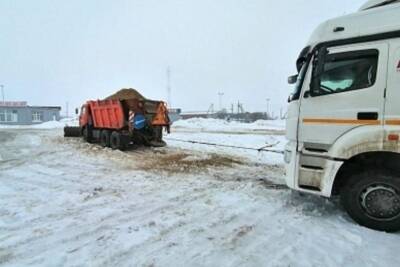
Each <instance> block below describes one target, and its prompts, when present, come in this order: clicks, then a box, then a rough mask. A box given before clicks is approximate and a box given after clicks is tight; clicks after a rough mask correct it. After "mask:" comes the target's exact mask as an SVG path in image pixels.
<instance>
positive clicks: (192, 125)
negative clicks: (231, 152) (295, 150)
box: [173, 118, 285, 131]
mask: <svg viewBox="0 0 400 267" xmlns="http://www.w3.org/2000/svg"><path fill="white" fill-rule="evenodd" d="M173 127H174V128H189V129H199V130H206V131H240V130H247V131H249V130H250V131H257V130H278V131H283V130H285V121H284V120H258V121H256V122H253V123H242V122H237V121H230V122H228V121H226V120H220V119H204V118H193V119H188V120H179V121H176V122H175V123H174V124H173Z"/></svg>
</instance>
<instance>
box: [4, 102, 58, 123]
mask: <svg viewBox="0 0 400 267" xmlns="http://www.w3.org/2000/svg"><path fill="white" fill-rule="evenodd" d="M60 111H61V107H57V106H28V103H27V102H25V101H18V102H17V101H5V102H2V101H0V124H7V125H28V124H37V123H42V122H46V121H58V120H60Z"/></svg>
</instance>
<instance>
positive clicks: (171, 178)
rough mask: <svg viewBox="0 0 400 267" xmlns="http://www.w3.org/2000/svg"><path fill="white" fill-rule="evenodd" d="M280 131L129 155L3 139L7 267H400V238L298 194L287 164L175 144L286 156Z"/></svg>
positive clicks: (187, 136)
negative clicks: (263, 149)
mask: <svg viewBox="0 0 400 267" xmlns="http://www.w3.org/2000/svg"><path fill="white" fill-rule="evenodd" d="M192 121H194V120H192ZM65 123H66V122H61V124H65ZM267 123H269V122H267ZM271 123H272V125H271V129H269V128H268V126H265V125H266V124H263V125H264V126H259V125H258V126H256V124H253V126H249V125H239V123H234V125H233V124H231V123H229V124H227V126H226V127H225V128H224V127H223V126H220V128H217V127H216V128H213V127H211V126H210V125H212V124H220V125H223V124H224V122H216V121H208V120H204V121H203V123H202V122H201V120H197V123H195V124H197V125H196V126H193V127H191V126H190V125H191V124H193V123H191V122H188V121H186V122H183V121H182V122H179V123H177V124H175V125H174V127H173V129H172V131H173V133H172V134H171V135H169V136H166V140H167V142H168V146H167V147H165V148H157V149H155V148H153V149H149V148H143V147H136V148H133V149H130V150H128V151H125V152H120V151H113V150H110V149H103V148H101V147H100V146H98V145H95V144H87V143H84V142H83V141H82V140H81V139H80V138H67V139H64V138H63V137H62V129H61V128H60V127H53V128H52V127H44V128H41V129H40V128H37V127H38V126H35V127H31V129H27V128H18V129H16V128H3V129H0V147H1V149H0V199H1V205H0V265H4V266H385V267H386V266H399V265H400V260H399V258H398V256H397V253H398V248H399V244H400V233H395V234H387V233H382V232H377V231H373V230H370V229H367V228H364V227H361V226H359V225H357V224H355V223H354V222H353V221H352V220H351V219H350V218H349V217H348V216H347V215H346V213H345V212H344V211H343V210H342V208H341V207H340V205H339V204H338V203H337V201H336V200H332V201H331V200H326V199H323V198H319V197H315V196H303V195H300V194H298V193H296V192H291V191H290V190H288V189H287V188H286V187H285V186H284V180H283V176H284V171H283V166H282V156H281V155H280V154H277V153H271V152H257V151H252V150H245V149H234V148H226V147H216V146H211V145H210V146H206V145H200V144H193V143H186V142H181V141H172V140H168V139H175V140H177V139H179V140H190V141H199V142H208V143H218V144H226V145H235V146H243V147H250V148H260V147H262V146H265V145H266V144H269V145H273V146H272V147H270V148H269V149H274V150H277V151H279V150H280V149H282V147H283V145H284V138H283V135H282V134H283V133H282V129H281V128H279V127H280V126H279V123H278V122H271ZM275 123H276V124H275ZM179 124H180V126H179ZM183 124H186V125H185V126H183ZM261 127H264V128H261ZM260 128H261V130H262V131H261V133H260V132H259V131H253V130H255V129H260ZM277 128H279V129H277ZM201 129H206V130H201ZM269 130H273V131H271V132H269ZM235 131H236V132H235Z"/></svg>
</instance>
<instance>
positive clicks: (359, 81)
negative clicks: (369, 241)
mask: <svg viewBox="0 0 400 267" xmlns="http://www.w3.org/2000/svg"><path fill="white" fill-rule="evenodd" d="M297 69H298V75H295V76H292V77H289V83H296V85H295V88H294V92H293V94H292V95H291V96H290V97H289V107H288V117H287V133H286V138H287V139H288V143H287V146H286V149H285V163H286V182H287V184H288V186H289V187H291V188H292V189H294V190H298V191H302V192H306V193H312V194H316V195H321V196H325V197H331V196H332V195H340V198H341V202H342V204H343V206H344V208H345V209H346V211H347V212H348V213H349V215H350V216H351V217H352V218H353V219H354V220H355V221H356V222H358V223H360V224H362V225H364V226H367V227H370V228H373V229H377V230H384V231H397V230H400V1H382V0H381V1H377V0H372V1H368V2H367V3H366V4H365V5H363V6H362V7H361V9H360V10H359V11H358V12H356V13H353V14H350V15H346V16H343V17H339V18H336V19H332V20H329V21H327V22H325V23H323V24H321V25H320V26H319V27H318V28H317V29H316V30H315V32H314V33H313V34H312V36H311V39H310V41H309V43H308V44H307V46H306V47H305V48H304V49H303V51H302V52H301V53H300V56H299V58H298V60H297Z"/></svg>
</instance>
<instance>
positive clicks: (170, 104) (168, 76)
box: [167, 66, 172, 108]
mask: <svg viewBox="0 0 400 267" xmlns="http://www.w3.org/2000/svg"><path fill="white" fill-rule="evenodd" d="M167 97H168V99H167V100H168V106H169V107H170V108H171V107H172V102H171V67H170V66H168V67H167Z"/></svg>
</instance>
